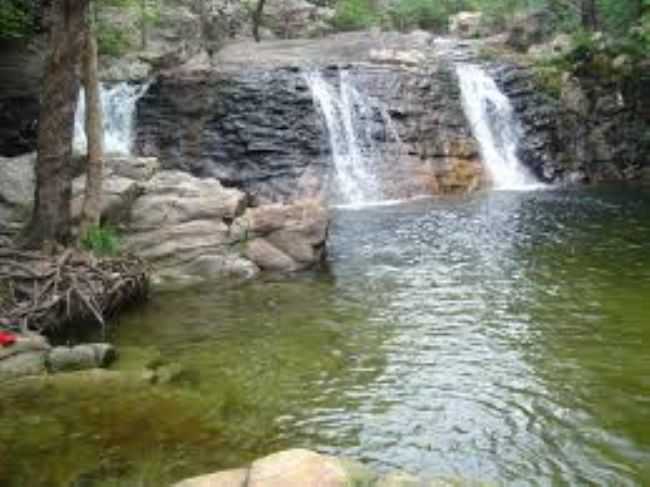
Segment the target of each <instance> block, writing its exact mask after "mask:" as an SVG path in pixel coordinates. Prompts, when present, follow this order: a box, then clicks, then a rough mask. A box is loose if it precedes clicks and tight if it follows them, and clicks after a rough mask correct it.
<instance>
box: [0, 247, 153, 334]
mask: <svg viewBox="0 0 650 487" xmlns="http://www.w3.org/2000/svg"><path fill="white" fill-rule="evenodd" d="M148 282H149V281H148V277H147V268H146V265H145V264H144V262H143V261H142V260H140V259H138V258H137V257H133V256H120V257H111V258H98V257H95V256H93V255H92V254H89V253H86V252H81V251H79V250H75V249H68V250H65V251H64V252H62V253H59V254H57V255H53V256H50V255H46V254H42V253H38V252H29V251H21V250H16V249H13V248H5V247H2V248H0V328H13V329H16V330H17V331H19V330H33V331H37V332H41V333H51V332H56V331H57V329H59V328H60V327H62V326H65V325H67V324H80V325H85V324H86V323H87V324H89V325H91V324H94V325H95V326H96V325H100V326H102V327H104V326H105V323H106V319H107V318H108V317H110V316H111V315H112V314H113V313H115V312H116V311H118V310H119V309H120V308H123V307H124V306H126V305H127V304H129V303H132V302H137V301H141V300H144V299H146V297H147V293H148Z"/></svg>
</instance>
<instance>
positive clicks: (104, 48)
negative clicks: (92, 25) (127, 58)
mask: <svg viewBox="0 0 650 487" xmlns="http://www.w3.org/2000/svg"><path fill="white" fill-rule="evenodd" d="M132 46H133V42H132V39H131V35H130V33H129V31H128V30H126V29H124V28H120V27H114V26H111V25H106V24H105V23H103V22H100V23H99V24H98V26H97V47H98V49H99V54H105V55H108V56H121V55H123V54H125V53H126V52H127V51H128V50H129V49H131V47H132Z"/></svg>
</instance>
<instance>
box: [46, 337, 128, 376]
mask: <svg viewBox="0 0 650 487" xmlns="http://www.w3.org/2000/svg"><path fill="white" fill-rule="evenodd" d="M116 357H117V353H116V351H115V348H114V347H113V346H112V345H109V344H106V343H97V344H84V345H77V346H74V347H54V348H53V349H52V350H51V351H50V352H49V354H48V355H47V365H48V369H49V370H50V372H64V371H72V370H86V369H94V368H97V367H106V366H108V365H109V364H110V363H111V362H113V361H114V360H115V358H116Z"/></svg>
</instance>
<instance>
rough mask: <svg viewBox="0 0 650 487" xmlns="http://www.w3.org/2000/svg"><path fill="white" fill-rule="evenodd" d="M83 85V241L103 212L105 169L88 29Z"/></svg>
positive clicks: (91, 37)
mask: <svg viewBox="0 0 650 487" xmlns="http://www.w3.org/2000/svg"><path fill="white" fill-rule="evenodd" d="M83 82H84V88H85V89H84V92H85V96H86V139H87V141H88V163H87V164H88V165H87V168H86V189H85V193H84V201H83V207H82V209H81V224H80V228H79V236H80V237H82V238H83V236H84V235H86V233H87V232H88V229H89V228H90V227H92V226H93V225H99V219H100V217H101V211H102V173H103V170H104V167H103V166H104V161H103V158H104V140H103V138H104V133H103V132H104V128H103V123H102V107H101V100H100V94H99V79H98V76H97V41H96V39H95V34H94V32H93V30H92V28H91V27H90V26H89V27H88V28H87V29H86V46H85V50H84V54H83Z"/></svg>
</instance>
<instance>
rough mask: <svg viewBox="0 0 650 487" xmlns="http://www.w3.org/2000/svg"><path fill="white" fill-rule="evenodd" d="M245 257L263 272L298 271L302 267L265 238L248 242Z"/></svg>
mask: <svg viewBox="0 0 650 487" xmlns="http://www.w3.org/2000/svg"><path fill="white" fill-rule="evenodd" d="M244 255H245V256H246V258H248V259H250V260H252V261H253V262H254V263H255V264H257V265H258V266H259V267H260V269H262V270H267V271H297V270H298V269H300V267H301V266H300V265H299V264H298V263H297V262H296V261H295V260H293V259H292V258H291V257H290V256H289V255H287V254H285V253H284V252H283V251H282V250H280V249H278V248H277V247H275V246H274V245H273V244H271V243H269V242H268V241H267V240H265V239H263V238H256V239H255V240H251V241H250V242H248V244H247V245H246V251H245V252H244Z"/></svg>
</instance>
